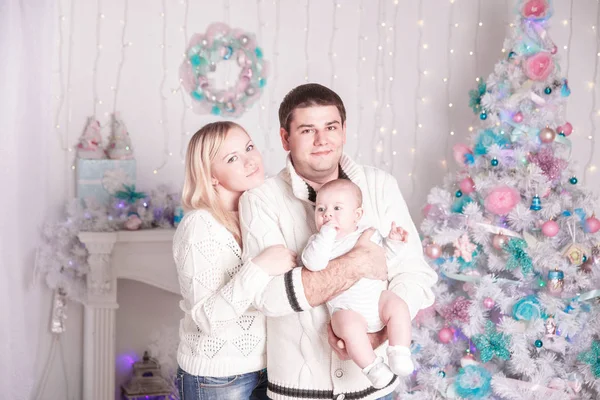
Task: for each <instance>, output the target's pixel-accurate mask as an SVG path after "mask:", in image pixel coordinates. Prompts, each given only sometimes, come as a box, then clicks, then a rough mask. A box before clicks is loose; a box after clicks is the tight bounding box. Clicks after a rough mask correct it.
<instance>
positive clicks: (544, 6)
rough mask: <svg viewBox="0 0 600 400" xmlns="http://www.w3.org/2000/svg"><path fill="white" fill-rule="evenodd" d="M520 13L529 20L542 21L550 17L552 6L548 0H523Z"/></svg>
mask: <svg viewBox="0 0 600 400" xmlns="http://www.w3.org/2000/svg"><path fill="white" fill-rule="evenodd" d="M520 13H521V15H522V16H523V17H524V18H526V19H528V20H533V21H542V20H545V19H547V18H548V17H550V15H551V14H552V8H551V7H550V4H549V3H548V2H547V0H527V1H524V2H521V5H520Z"/></svg>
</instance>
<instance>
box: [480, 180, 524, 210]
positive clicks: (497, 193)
mask: <svg viewBox="0 0 600 400" xmlns="http://www.w3.org/2000/svg"><path fill="white" fill-rule="evenodd" d="M520 201H521V194H520V193H519V191H518V190H516V189H515V188H512V187H510V186H507V185H503V186H498V187H495V188H493V189H492V190H491V191H490V192H489V193H488V194H487V196H485V200H484V206H485V209H486V210H487V211H489V212H491V213H493V214H496V215H507V214H508V213H509V212H511V211H512V210H513V208H515V206H516V205H517V204H519V202H520Z"/></svg>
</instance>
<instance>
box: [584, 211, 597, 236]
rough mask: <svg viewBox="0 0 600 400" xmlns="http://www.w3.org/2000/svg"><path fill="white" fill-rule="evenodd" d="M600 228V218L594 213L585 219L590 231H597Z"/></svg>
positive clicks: (586, 226) (586, 229)
mask: <svg viewBox="0 0 600 400" xmlns="http://www.w3.org/2000/svg"><path fill="white" fill-rule="evenodd" d="M598 230H600V220H598V218H596V216H595V215H592V216H591V217H589V218H588V219H586V220H585V231H586V232H588V233H596V232H598Z"/></svg>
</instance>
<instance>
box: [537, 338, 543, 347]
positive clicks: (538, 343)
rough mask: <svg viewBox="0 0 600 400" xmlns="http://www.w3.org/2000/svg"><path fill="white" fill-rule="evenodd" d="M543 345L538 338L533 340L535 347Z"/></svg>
mask: <svg viewBox="0 0 600 400" xmlns="http://www.w3.org/2000/svg"><path fill="white" fill-rule="evenodd" d="M543 345H544V343H543V342H542V341H541V340H540V339H538V340H536V341H535V347H537V348H538V349H539V348H541V347H542V346H543Z"/></svg>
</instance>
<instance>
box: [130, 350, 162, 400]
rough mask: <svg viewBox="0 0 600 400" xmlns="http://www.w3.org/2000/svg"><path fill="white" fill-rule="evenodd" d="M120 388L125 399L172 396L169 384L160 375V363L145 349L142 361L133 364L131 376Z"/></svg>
mask: <svg viewBox="0 0 600 400" xmlns="http://www.w3.org/2000/svg"><path fill="white" fill-rule="evenodd" d="M122 389H123V396H124V397H125V398H126V399H127V400H135V399H149V398H152V399H159V398H162V399H171V398H172V397H171V394H172V390H171V389H172V388H171V385H169V383H168V382H167V380H166V379H165V378H163V377H162V375H161V371H160V364H159V363H158V361H157V360H155V359H154V358H151V357H150V355H149V354H148V352H147V351H145V352H144V357H143V358H142V361H138V362H136V363H135V364H133V377H132V378H131V380H130V381H129V382H128V383H127V384H125V385H123V387H122Z"/></svg>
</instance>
